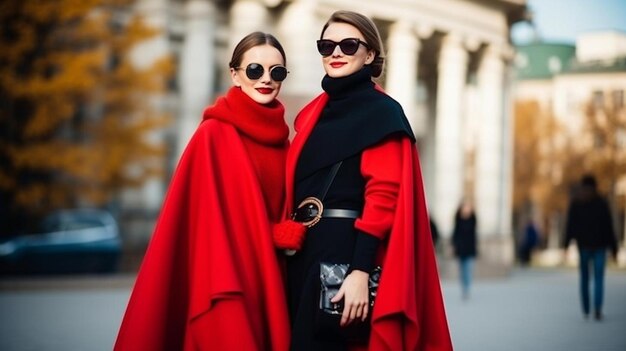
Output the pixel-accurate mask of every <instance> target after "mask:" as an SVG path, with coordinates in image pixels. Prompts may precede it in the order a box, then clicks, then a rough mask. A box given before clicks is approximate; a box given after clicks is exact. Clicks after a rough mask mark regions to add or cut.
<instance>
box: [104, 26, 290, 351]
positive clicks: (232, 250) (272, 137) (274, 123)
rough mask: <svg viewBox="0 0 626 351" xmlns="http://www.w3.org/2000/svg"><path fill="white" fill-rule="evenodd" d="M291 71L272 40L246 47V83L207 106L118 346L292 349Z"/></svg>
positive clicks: (238, 60) (265, 37) (236, 62)
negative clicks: (287, 280) (283, 92)
mask: <svg viewBox="0 0 626 351" xmlns="http://www.w3.org/2000/svg"><path fill="white" fill-rule="evenodd" d="M285 65H286V59H285V53H284V51H283V49H282V47H281V45H280V43H278V41H277V40H276V39H275V38H274V37H273V36H271V35H269V34H265V33H260V32H255V33H252V34H250V35H248V36H246V37H245V38H244V39H242V41H241V42H240V43H239V44H238V45H237V47H236V48H235V50H234V53H233V58H232V60H231V62H230V72H231V78H232V80H233V83H234V85H235V86H234V87H232V88H231V89H230V90H229V91H228V92H227V94H226V95H225V96H224V97H221V98H219V99H218V100H217V101H216V103H215V105H213V106H210V107H208V108H207V109H206V110H205V112H204V119H203V122H202V123H201V124H200V126H199V127H198V129H197V131H196V132H195V134H194V135H193V137H192V138H191V141H190V142H189V144H188V145H187V148H186V149H185V151H184V153H183V155H182V158H181V160H180V162H179V165H178V168H177V170H176V172H175V174H174V176H173V179H172V182H171V184H170V188H169V191H168V194H167V197H166V200H165V202H164V204H163V208H162V210H161V214H160V216H159V219H158V222H157V225H156V229H155V231H154V235H153V238H152V240H151V242H150V245H149V247H148V250H147V253H146V255H145V258H144V261H143V263H142V266H141V269H140V271H139V274H138V276H137V281H136V283H135V287H134V289H133V292H132V295H131V297H130V301H129V303H128V307H127V310H126V314H125V316H124V320H123V322H122V325H121V327H120V331H119V335H118V337H117V341H116V344H115V350H132V351H136V350H140V351H150V350H164V351H165V350H167V351H171V350H278V351H284V350H287V349H288V343H289V323H288V315H287V308H286V305H285V294H284V290H283V281H282V277H281V270H280V267H279V265H278V261H277V257H276V251H275V248H274V246H273V243H272V236H271V230H270V228H271V225H272V223H274V222H276V221H277V220H278V219H279V218H280V216H281V212H282V209H283V201H284V190H283V189H284V166H285V165H284V162H285V157H286V153H287V147H288V141H287V137H288V134H289V130H288V127H287V125H286V124H285V121H284V107H283V105H282V104H281V103H280V102H279V101H278V100H276V96H277V95H278V92H279V90H280V86H281V83H282V81H283V80H284V79H285V78H286V77H287V69H286V68H285Z"/></svg>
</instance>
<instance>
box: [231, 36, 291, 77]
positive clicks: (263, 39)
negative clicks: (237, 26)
mask: <svg viewBox="0 0 626 351" xmlns="http://www.w3.org/2000/svg"><path fill="white" fill-rule="evenodd" d="M266 44H267V45H271V46H273V47H275V48H276V49H277V50H278V51H279V52H280V54H281V56H282V57H283V61H284V64H285V66H287V56H286V55H285V50H283V46H282V45H280V42H279V41H278V39H276V37H274V36H273V35H271V34H269V33H263V32H253V33H250V34H248V35H246V36H245V37H244V38H243V39H241V41H239V43H238V44H237V46H235V50H233V56H232V57H231V59H230V63H228V67H230V68H237V67H239V66H240V65H241V60H243V55H244V54H245V53H246V51H248V50H250V49H252V48H253V47H255V46H260V45H266Z"/></svg>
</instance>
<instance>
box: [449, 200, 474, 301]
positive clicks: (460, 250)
mask: <svg viewBox="0 0 626 351" xmlns="http://www.w3.org/2000/svg"><path fill="white" fill-rule="evenodd" d="M452 246H453V247H454V254H455V255H456V257H457V259H458V260H459V276H460V278H461V289H462V294H463V299H468V298H469V294H470V288H471V285H472V276H473V274H474V272H473V270H474V258H475V257H476V253H477V250H476V214H475V213H474V208H473V206H472V204H471V203H470V202H469V201H467V200H465V201H463V203H462V204H461V206H459V209H458V210H457V211H456V215H455V216H454V231H453V233H452Z"/></svg>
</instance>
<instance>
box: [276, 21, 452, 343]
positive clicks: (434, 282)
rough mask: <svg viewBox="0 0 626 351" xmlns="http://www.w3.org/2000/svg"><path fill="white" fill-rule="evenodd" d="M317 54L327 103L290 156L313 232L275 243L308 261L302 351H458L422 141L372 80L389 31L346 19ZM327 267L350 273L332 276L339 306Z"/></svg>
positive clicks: (293, 293) (294, 285) (298, 299)
mask: <svg viewBox="0 0 626 351" xmlns="http://www.w3.org/2000/svg"><path fill="white" fill-rule="evenodd" d="M317 48H318V51H319V53H320V55H321V63H322V65H323V67H324V70H325V71H326V75H325V76H324V78H323V79H322V88H323V89H324V93H322V94H321V95H320V96H318V97H317V98H315V99H314V100H313V101H312V102H311V103H310V104H308V105H307V106H306V107H304V109H303V110H302V111H301V112H300V113H299V115H298V117H297V119H296V122H295V129H296V131H297V134H296V136H295V138H294V140H293V144H292V147H291V149H290V150H289V155H288V157H287V174H288V178H287V184H288V185H289V187H288V189H287V199H288V200H287V201H288V202H287V205H288V206H290V207H291V208H295V214H294V216H293V217H292V218H294V219H295V220H296V221H297V222H300V223H308V224H307V226H308V228H307V231H306V234H305V233H302V234H303V242H301V241H300V240H295V244H296V245H285V240H284V239H285V235H284V234H285V233H279V232H276V233H275V234H276V237H275V242H276V244H277V246H278V247H280V248H283V249H292V250H296V251H297V252H296V253H295V254H294V255H292V256H289V257H287V289H288V298H289V312H290V315H291V321H292V344H291V349H292V350H294V351H303V350H354V349H355V347H357V348H358V349H359V350H361V349H362V350H365V349H368V350H451V349H452V345H451V340H450V334H449V331H448V325H447V320H446V315H445V311H444V307H443V300H442V295H441V288H440V283H439V276H438V274H437V265H436V261H435V255H434V250H433V246H432V245H431V240H430V239H431V238H430V234H429V224H428V215H427V208H426V203H425V198H424V192H423V185H422V177H421V170H420V166H419V160H418V156H417V150H416V147H415V138H414V136H413V132H412V131H411V127H410V125H409V123H408V121H407V118H406V116H405V115H404V112H403V111H402V107H401V106H400V104H398V102H397V101H395V100H393V99H392V98H391V97H389V96H388V95H387V94H385V93H384V92H382V91H381V90H380V88H378V87H376V85H375V83H374V82H373V81H372V79H373V78H374V77H378V76H380V75H381V73H382V71H383V63H384V50H383V47H382V38H381V36H380V34H379V31H378V29H377V28H376V25H375V24H374V22H373V21H372V20H371V19H369V18H368V17H366V16H363V15H361V14H359V13H355V12H351V11H337V12H335V13H333V14H332V15H331V17H330V19H329V20H328V21H327V23H326V24H325V25H324V27H323V28H322V31H321V35H320V40H318V41H317ZM297 225H300V224H297ZM289 252H290V253H291V252H293V251H289ZM322 262H325V263H329V264H334V265H335V266H336V265H337V264H341V265H344V267H346V266H348V265H349V268H346V270H345V271H339V272H338V275H337V273H335V271H332V275H330V276H331V277H340V279H338V280H339V281H340V282H341V283H340V287H338V288H337V289H336V290H337V291H336V293H333V295H332V296H329V295H328V294H325V293H324V292H325V291H328V289H324V290H321V287H320V280H321V279H322V281H323V282H325V281H326V280H325V279H326V278H325V277H322V276H321V274H320V273H321V272H326V270H324V271H322V269H321V268H324V267H326V266H321V263H322ZM377 265H380V266H382V273H381V280H380V285H378V283H377V282H374V283H372V280H371V279H376V278H375V277H377V276H378V274H377V273H376V272H377V271H375V270H374V271H373V270H372V269H373V268H374V267H376V266H377ZM374 284H375V285H376V286H377V287H378V289H377V292H376V294H375V295H371V292H370V291H369V290H368V286H371V285H374ZM320 296H322V297H324V298H325V299H324V300H322V298H321V297H320ZM372 296H376V301H375V303H374V304H373V306H372V303H373V301H372ZM322 301H323V302H324V303H323V305H324V306H329V307H328V309H324V308H322V309H321V308H320V305H321V304H322ZM335 306H336V307H335ZM330 308H333V310H332V312H331V313H327V314H325V313H326V312H325V311H327V310H330ZM368 316H371V317H370V318H368ZM322 322H323V323H322Z"/></svg>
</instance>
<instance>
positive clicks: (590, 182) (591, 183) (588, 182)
mask: <svg viewBox="0 0 626 351" xmlns="http://www.w3.org/2000/svg"><path fill="white" fill-rule="evenodd" d="M580 184H582V186H584V187H586V188H590V189H596V187H597V186H598V182H597V181H596V177H594V176H593V175H592V174H585V175H584V176H583V177H582V178H581V180H580Z"/></svg>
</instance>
